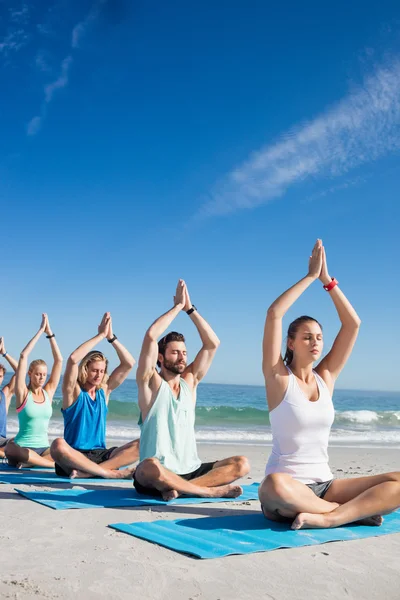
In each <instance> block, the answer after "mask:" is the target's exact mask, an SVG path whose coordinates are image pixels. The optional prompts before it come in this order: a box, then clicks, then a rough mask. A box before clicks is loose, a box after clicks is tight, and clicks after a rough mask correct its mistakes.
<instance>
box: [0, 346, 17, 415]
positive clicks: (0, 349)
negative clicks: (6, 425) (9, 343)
mask: <svg viewBox="0 0 400 600" xmlns="http://www.w3.org/2000/svg"><path fill="white" fill-rule="evenodd" d="M0 354H1V355H2V356H3V358H5V359H6V361H7V362H8V364H9V365H10V367H11V368H12V369H13V371H16V370H17V367H18V363H17V361H16V360H15V358H13V357H12V356H10V355H9V354H8V352H7V350H6V346H5V341H4V338H3V337H0ZM15 379H16V377H15V375H13V376H12V377H11V379H10V381H9V382H8V383H7V384H6V385H5V386H4V387H3V394H4V396H5V398H6V411H7V412H8V409H9V407H10V402H11V398H12V396H13V394H14V390H15Z"/></svg>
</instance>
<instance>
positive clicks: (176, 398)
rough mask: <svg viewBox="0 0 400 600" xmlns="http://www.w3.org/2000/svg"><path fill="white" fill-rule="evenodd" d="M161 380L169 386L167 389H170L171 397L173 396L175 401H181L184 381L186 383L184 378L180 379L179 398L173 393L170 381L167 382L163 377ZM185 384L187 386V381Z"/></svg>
mask: <svg viewBox="0 0 400 600" xmlns="http://www.w3.org/2000/svg"><path fill="white" fill-rule="evenodd" d="M161 379H162V380H163V381H164V383H166V384H167V387H168V389H169V391H170V392H171V395H172V397H173V399H174V400H179V398H180V397H181V391H182V381H185V380H184V379H183V377H180V378H179V394H178V395H177V396H175V394H174V392H173V391H172V389H171V386H170V385H169V383H168V381H166V380H165V379H164V378H163V377H161ZM185 384H186V385H187V383H186V381H185Z"/></svg>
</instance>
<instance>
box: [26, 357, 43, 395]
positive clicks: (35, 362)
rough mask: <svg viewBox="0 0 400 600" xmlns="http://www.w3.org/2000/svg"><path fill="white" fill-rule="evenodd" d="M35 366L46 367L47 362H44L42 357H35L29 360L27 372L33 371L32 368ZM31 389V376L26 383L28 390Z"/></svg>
mask: <svg viewBox="0 0 400 600" xmlns="http://www.w3.org/2000/svg"><path fill="white" fill-rule="evenodd" d="M36 367H47V364H46V363H45V361H44V360H43V359H42V358H37V359H36V360H33V361H32V362H31V364H30V365H29V369H28V373H29V371H33V369H35V368H36ZM30 389H31V378H29V383H28V390H30Z"/></svg>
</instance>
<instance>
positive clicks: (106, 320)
mask: <svg viewBox="0 0 400 600" xmlns="http://www.w3.org/2000/svg"><path fill="white" fill-rule="evenodd" d="M110 324H111V315H110V313H109V312H106V313H104V315H103V318H102V320H101V323H100V325H99V326H98V332H99V334H100V335H103V336H104V337H110Z"/></svg>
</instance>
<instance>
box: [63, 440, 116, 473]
mask: <svg viewBox="0 0 400 600" xmlns="http://www.w3.org/2000/svg"><path fill="white" fill-rule="evenodd" d="M116 448H118V446H113V447H112V448H95V449H94V450H78V452H80V453H81V454H83V455H84V456H86V458H88V459H89V460H91V461H92V462H94V463H96V465H99V464H101V463H103V462H105V461H106V460H108V459H109V458H110V456H111V453H112V452H113V451H114V450H115V449H116ZM55 469H56V474H57V475H58V476H59V477H69V476H70V473H71V471H72V469H71V471H70V472H69V473H67V471H64V469H63V468H62V467H61V466H60V465H58V464H57V463H56V464H55Z"/></svg>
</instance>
